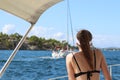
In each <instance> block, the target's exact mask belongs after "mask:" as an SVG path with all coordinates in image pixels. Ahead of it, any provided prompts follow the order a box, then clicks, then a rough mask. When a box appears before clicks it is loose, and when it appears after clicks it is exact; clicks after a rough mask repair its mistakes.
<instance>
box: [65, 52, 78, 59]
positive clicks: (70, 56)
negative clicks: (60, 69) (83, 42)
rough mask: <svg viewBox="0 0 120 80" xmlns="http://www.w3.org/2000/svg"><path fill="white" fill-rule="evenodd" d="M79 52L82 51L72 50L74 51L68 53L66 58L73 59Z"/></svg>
mask: <svg viewBox="0 0 120 80" xmlns="http://www.w3.org/2000/svg"><path fill="white" fill-rule="evenodd" d="M78 53H80V52H72V53H70V54H68V55H67V56H66V58H69V59H72V58H73V55H74V56H76V55H78Z"/></svg>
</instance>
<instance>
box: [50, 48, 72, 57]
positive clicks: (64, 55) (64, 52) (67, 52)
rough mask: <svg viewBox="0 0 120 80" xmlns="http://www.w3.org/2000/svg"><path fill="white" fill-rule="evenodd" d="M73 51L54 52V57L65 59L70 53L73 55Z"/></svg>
mask: <svg viewBox="0 0 120 80" xmlns="http://www.w3.org/2000/svg"><path fill="white" fill-rule="evenodd" d="M72 52H73V51H69V50H65V51H63V50H60V51H53V52H52V57H53V58H65V57H66V56H67V55H68V54H69V53H72Z"/></svg>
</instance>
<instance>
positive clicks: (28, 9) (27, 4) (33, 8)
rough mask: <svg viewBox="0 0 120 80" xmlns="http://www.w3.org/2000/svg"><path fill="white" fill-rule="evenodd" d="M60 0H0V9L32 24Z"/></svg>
mask: <svg viewBox="0 0 120 80" xmlns="http://www.w3.org/2000/svg"><path fill="white" fill-rule="evenodd" d="M60 1H61V0H0V9H3V10H5V11H7V12H9V13H12V14H14V15H16V16H18V17H21V18H22V19H24V20H26V21H28V22H30V23H32V24H34V23H36V21H37V20H38V18H39V17H40V15H41V14H42V13H43V12H44V11H45V10H47V9H48V8H49V7H51V6H52V5H54V4H56V3H57V2H60Z"/></svg>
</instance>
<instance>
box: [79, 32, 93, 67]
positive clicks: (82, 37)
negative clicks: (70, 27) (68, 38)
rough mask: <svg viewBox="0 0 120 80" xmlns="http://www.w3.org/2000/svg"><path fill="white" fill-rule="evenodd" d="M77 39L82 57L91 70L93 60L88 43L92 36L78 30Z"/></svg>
mask: <svg viewBox="0 0 120 80" xmlns="http://www.w3.org/2000/svg"><path fill="white" fill-rule="evenodd" d="M77 39H78V41H79V43H80V47H81V49H82V51H83V53H84V56H85V58H86V60H87V62H88V64H89V66H90V67H91V69H93V58H92V54H91V53H92V51H91V49H90V41H91V40H92V34H91V33H90V32H89V31H88V30H80V31H79V32H78V33H77Z"/></svg>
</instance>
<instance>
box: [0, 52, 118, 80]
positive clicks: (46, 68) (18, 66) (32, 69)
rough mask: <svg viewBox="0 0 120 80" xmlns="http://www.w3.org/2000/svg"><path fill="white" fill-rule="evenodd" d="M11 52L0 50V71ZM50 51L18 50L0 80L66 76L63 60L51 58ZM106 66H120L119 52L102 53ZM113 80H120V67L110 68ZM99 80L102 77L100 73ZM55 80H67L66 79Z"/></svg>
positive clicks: (43, 79) (35, 79)
mask: <svg viewBox="0 0 120 80" xmlns="http://www.w3.org/2000/svg"><path fill="white" fill-rule="evenodd" d="M11 53H12V50H0V69H1V68H2V66H3V65H4V64H5V62H6V60H7V59H8V57H9V56H10V54H11ZM51 53H52V52H51V51H29V50H20V51H18V53H17V55H16V56H15V58H14V59H13V61H12V62H11V64H10V65H9V67H8V68H7V70H6V71H5V73H4V74H3V76H2V77H1V78H0V80H48V79H50V78H55V77H59V76H65V75H67V71H66V65H65V58H59V59H55V58H52V57H51ZM103 53H104V55H105V57H106V60H107V63H108V65H112V64H120V58H119V57H120V51H103ZM112 74H113V75H112V78H113V80H119V79H120V66H119V67H116V66H114V67H112ZM100 77H101V80H104V77H103V75H102V73H101V76H100ZM56 80H67V77H66V78H62V79H56Z"/></svg>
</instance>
